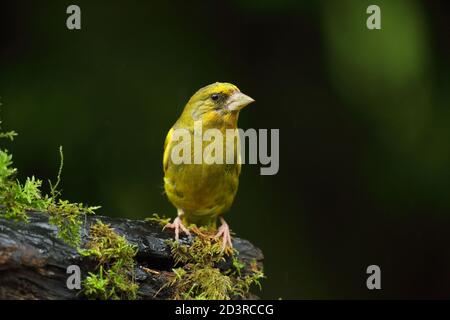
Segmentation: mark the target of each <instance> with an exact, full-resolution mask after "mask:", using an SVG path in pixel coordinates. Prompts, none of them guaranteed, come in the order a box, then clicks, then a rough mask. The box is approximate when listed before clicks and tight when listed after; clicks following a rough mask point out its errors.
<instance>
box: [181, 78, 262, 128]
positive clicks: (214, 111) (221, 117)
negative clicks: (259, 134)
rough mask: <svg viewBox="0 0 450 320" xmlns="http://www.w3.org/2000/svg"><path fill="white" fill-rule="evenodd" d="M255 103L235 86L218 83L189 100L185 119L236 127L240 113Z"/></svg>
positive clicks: (184, 112) (205, 88)
mask: <svg viewBox="0 0 450 320" xmlns="http://www.w3.org/2000/svg"><path fill="white" fill-rule="evenodd" d="M253 101H255V100H253V99H252V98H250V97H249V96H247V95H245V94H243V93H242V92H241V91H240V90H239V89H238V88H237V87H236V86H235V85H233V84H231V83H222V82H216V83H213V84H210V85H208V86H206V87H203V88H201V89H200V90H198V91H197V92H196V93H195V94H194V95H193V96H192V97H191V99H189V102H188V103H187V104H186V107H185V108H184V111H183V117H187V118H189V120H193V121H198V120H201V121H203V122H204V124H206V125H208V124H211V125H213V126H214V125H220V124H222V123H225V124H229V125H230V126H235V125H236V124H237V118H238V115H239V111H240V110H241V109H242V108H244V107H245V106H247V105H249V104H250V103H252V102H253ZM186 120H187V119H186Z"/></svg>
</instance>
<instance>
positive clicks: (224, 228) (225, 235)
mask: <svg viewBox="0 0 450 320" xmlns="http://www.w3.org/2000/svg"><path fill="white" fill-rule="evenodd" d="M220 222H221V223H222V225H221V226H220V227H219V230H218V231H217V234H216V236H215V238H220V237H222V252H223V251H225V249H226V247H227V246H228V247H230V248H233V244H232V243H231V235H230V228H229V227H228V224H227V223H226V222H225V220H224V219H223V218H222V217H221V218H220Z"/></svg>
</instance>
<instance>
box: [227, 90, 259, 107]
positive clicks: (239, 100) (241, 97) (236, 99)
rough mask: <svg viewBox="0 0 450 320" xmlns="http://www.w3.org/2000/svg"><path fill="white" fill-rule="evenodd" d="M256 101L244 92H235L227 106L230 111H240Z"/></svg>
mask: <svg viewBox="0 0 450 320" xmlns="http://www.w3.org/2000/svg"><path fill="white" fill-rule="evenodd" d="M254 101H255V100H253V99H252V98H250V97H249V96H247V95H245V94H243V93H242V92H235V93H233V94H232V95H231V96H230V97H229V98H228V100H227V104H226V106H227V109H228V110H230V111H238V110H241V109H242V108H244V107H245V106H247V105H249V104H250V103H252V102H254Z"/></svg>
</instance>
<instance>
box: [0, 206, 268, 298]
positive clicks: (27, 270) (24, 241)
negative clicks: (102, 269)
mask: <svg viewBox="0 0 450 320" xmlns="http://www.w3.org/2000/svg"><path fill="white" fill-rule="evenodd" d="M29 218H30V219H29V222H28V223H23V222H17V221H13V220H9V219H3V218H0V299H83V297H82V296H81V295H80V294H79V291H78V290H69V289H68V288H67V285H66V281H67V277H68V276H69V274H67V273H66V270H67V267H68V266H70V265H78V266H79V267H80V269H81V270H82V277H83V278H84V276H86V275H87V272H89V271H93V268H94V267H95V265H93V263H92V260H91V259H89V258H86V257H82V256H80V255H79V254H78V252H77V249H76V248H73V247H71V246H69V245H67V244H65V243H64V242H63V241H62V240H60V239H59V238H58V237H57V229H56V227H54V226H52V225H50V224H49V223H48V215H47V214H45V213H37V212H29ZM97 219H98V220H101V221H103V222H105V223H108V224H110V225H111V227H113V228H114V229H115V230H116V232H118V233H119V234H121V235H123V236H125V238H126V239H127V240H128V242H130V243H131V244H134V245H136V246H137V247H138V253H137V255H136V270H135V273H136V280H137V282H138V284H139V292H138V295H139V298H140V299H167V298H169V297H170V294H171V292H170V289H169V288H167V289H164V290H161V291H160V292H159V293H158V295H156V296H155V294H156V293H157V292H158V290H159V289H160V288H161V287H162V286H163V285H164V284H165V283H166V281H167V278H168V276H169V275H170V274H171V269H172V268H173V267H174V261H173V259H172V257H171V255H170V248H169V246H168V245H167V244H166V240H167V239H172V238H173V232H170V231H162V228H161V226H160V225H159V224H157V223H152V222H147V221H140V220H129V219H121V218H110V217H104V216H88V217H87V218H86V223H85V224H84V226H83V228H82V233H83V236H82V239H83V243H86V241H87V240H88V233H89V226H90V224H91V223H94V222H95V221H96V220H97ZM181 241H182V242H186V243H188V242H189V239H187V238H182V239H181ZM233 246H234V247H235V248H236V249H237V250H238V251H239V255H238V259H239V260H241V261H242V262H244V263H246V264H247V265H248V264H249V263H250V262H251V261H253V260H256V261H257V263H258V264H259V265H260V266H262V261H263V254H262V252H261V250H260V249H258V248H257V247H255V246H254V245H253V244H251V243H250V242H249V241H247V240H244V239H240V238H234V239H233ZM221 268H224V269H226V268H227V264H226V263H225V264H224V265H223V266H221Z"/></svg>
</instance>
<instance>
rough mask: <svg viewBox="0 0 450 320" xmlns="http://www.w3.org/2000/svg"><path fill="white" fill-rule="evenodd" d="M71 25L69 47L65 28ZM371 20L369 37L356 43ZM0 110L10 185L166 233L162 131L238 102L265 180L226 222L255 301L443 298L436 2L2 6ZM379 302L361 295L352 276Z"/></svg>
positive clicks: (448, 165) (441, 95)
mask: <svg viewBox="0 0 450 320" xmlns="http://www.w3.org/2000/svg"><path fill="white" fill-rule="evenodd" d="M70 4H77V5H79V6H80V7H81V19H82V29H81V30H79V31H69V30H68V29H67V28H66V23H65V22H66V18H67V14H66V8H67V6H68V5H70ZM370 4H377V5H379V6H380V8H381V18H382V29H381V30H368V29H367V28H366V19H367V17H368V14H366V8H367V7H368V5H370ZM0 12H1V19H0V25H1V28H0V35H1V38H0V39H1V43H0V48H1V51H0V99H1V103H2V107H1V118H2V120H3V126H4V128H5V129H14V130H16V131H17V132H19V137H18V138H17V139H16V141H15V142H14V143H12V144H10V143H8V144H7V148H8V149H9V150H10V151H11V152H12V153H13V154H14V161H15V165H16V167H18V168H19V170H20V174H19V177H20V178H24V177H26V176H30V175H36V176H37V177H39V178H42V179H48V178H52V179H54V178H55V175H56V173H57V169H58V164H59V157H58V146H59V145H63V146H64V154H65V167H64V171H63V184H62V187H63V195H64V197H65V198H67V199H70V200H71V201H80V202H84V203H87V204H90V205H102V206H103V208H102V209H101V210H100V213H101V214H105V215H111V216H121V217H130V218H144V217H147V216H149V215H150V214H152V213H159V214H162V215H167V216H175V209H174V208H173V207H172V206H171V204H170V203H169V202H168V201H167V199H166V197H165V196H164V195H163V193H162V191H163V188H162V167H161V159H162V148H163V142H164V137H165V135H166V132H167V130H168V129H169V128H170V127H171V126H172V124H173V123H174V121H175V120H176V119H177V117H178V116H179V114H180V112H181V110H182V108H183V106H184V104H185V103H186V101H187V99H188V98H189V97H190V96H191V95H192V94H193V93H194V92H195V91H196V90H197V89H199V88H200V87H202V86H204V85H206V84H209V83H212V82H215V81H227V82H232V83H234V84H236V85H237V86H239V87H240V89H241V90H242V91H244V92H245V93H247V94H249V95H250V96H252V97H254V98H255V99H256V101H257V102H256V103H255V104H253V105H251V106H250V107H249V108H247V109H245V110H244V111H243V112H242V113H241V117H240V127H241V128H244V129H246V128H256V129H258V128H268V129H270V128H278V129H280V139H281V146H280V148H281V149H280V171H279V173H278V174H277V175H275V176H261V175H259V166H257V165H245V166H244V167H243V171H242V176H241V184H240V189H239V192H238V195H237V197H236V200H235V203H234V206H233V208H232V211H231V212H230V213H229V214H228V216H227V220H228V222H229V223H230V225H231V227H232V229H233V230H234V231H235V232H236V233H237V234H238V235H239V236H240V237H244V238H247V239H249V240H251V241H252V242H253V243H255V244H256V245H258V246H259V247H261V248H262V250H263V251H264V254H265V272H266V274H267V279H266V280H265V281H264V282H263V291H262V293H260V295H261V296H262V297H264V298H283V299H304V298H308V299H314V298H443V297H446V298H450V253H449V244H450V241H449V240H450V236H449V229H450V103H449V101H450V76H449V75H450V65H449V57H450V41H449V39H450V23H449V20H448V15H449V12H450V5H449V2H448V1H437V0H433V1H425V0H423V1H419V0H410V1H407V0H395V1H392V0H391V1H380V0H377V1H364V0H342V1H294V0H284V1H280V0H264V1H262V0H246V1H244V0H234V1H221V2H219V1H217V2H214V1H209V2H206V1H204V2H201V1H198V2H197V1H81V0H77V1H70V2H69V1H51V2H50V1H22V0H21V1H2V2H1V5H0ZM371 264H377V265H379V266H380V267H381V271H382V290H380V291H369V290H367V288H366V278H367V275H366V267H367V266H368V265H371Z"/></svg>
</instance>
